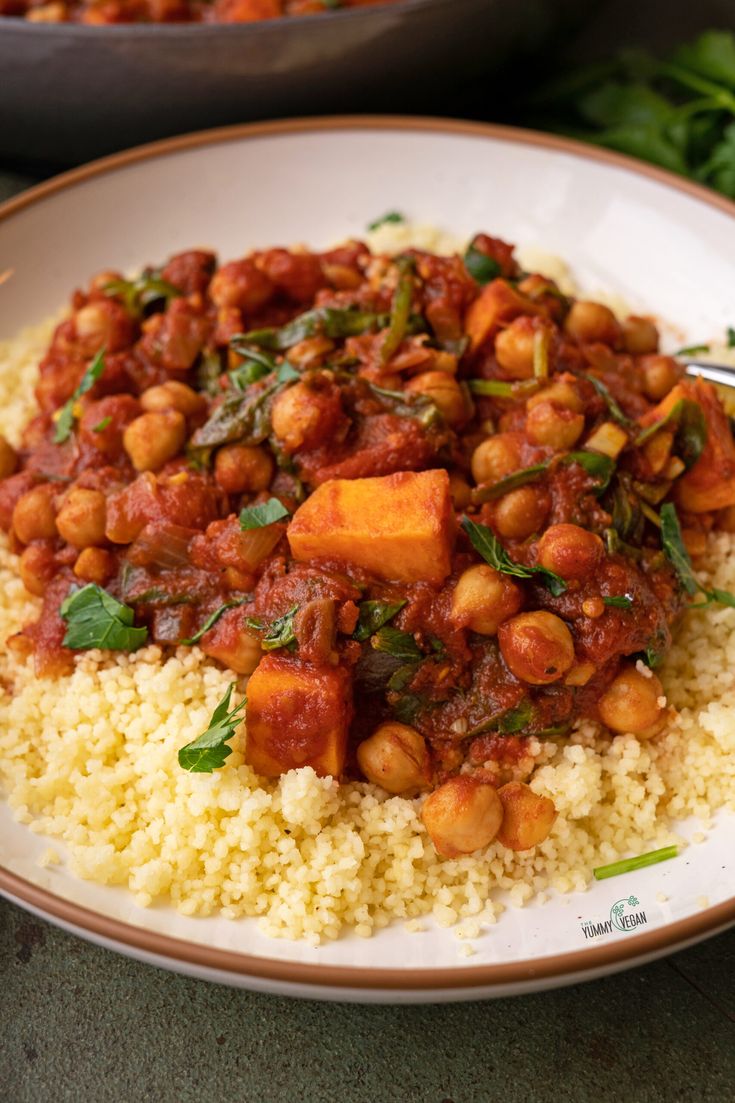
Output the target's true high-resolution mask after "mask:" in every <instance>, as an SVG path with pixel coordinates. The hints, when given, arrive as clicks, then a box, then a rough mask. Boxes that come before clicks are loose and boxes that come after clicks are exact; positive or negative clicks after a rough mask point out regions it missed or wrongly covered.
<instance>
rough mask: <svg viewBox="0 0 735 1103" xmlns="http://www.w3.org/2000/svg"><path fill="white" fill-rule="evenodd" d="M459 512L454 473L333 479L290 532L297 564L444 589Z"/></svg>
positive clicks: (302, 510)
mask: <svg viewBox="0 0 735 1103" xmlns="http://www.w3.org/2000/svg"><path fill="white" fill-rule="evenodd" d="M454 528H455V525H454V513H453V510H452V501H451V496H450V493H449V477H448V476H447V473H446V471H422V472H418V473H417V472H414V471H400V472H398V473H397V474H395V475H386V476H384V477H382V478H375V479H332V480H331V481H330V482H327V483H322V485H321V486H319V487H317V489H316V490H315V491H314V493H313V494H312V495H311V497H310V498H307V499H306V501H305V502H304V504H303V505H301V506H299V508H298V509H297V510H296V513H295V514H294V516H293V520H292V521H291V524H290V525H289V528H288V540H289V543H290V545H291V553H292V555H293V557H294V559H299V560H310V559H329V560H338V561H341V562H344V563H352V564H355V565H356V566H358V567H362V568H364V569H365V570H366V571H369V572H370V574H372V575H374V576H375V577H377V578H385V579H389V580H392V581H396V582H419V581H424V582H433V583H436V584H439V583H441V582H443V581H444V579H445V578H446V577H447V575H448V574H449V573H450V570H451V564H450V556H451V551H452V542H453V539H454Z"/></svg>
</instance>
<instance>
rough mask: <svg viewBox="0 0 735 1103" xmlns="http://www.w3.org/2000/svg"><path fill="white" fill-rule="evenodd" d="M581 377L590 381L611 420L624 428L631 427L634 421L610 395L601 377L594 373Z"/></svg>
mask: <svg viewBox="0 0 735 1103" xmlns="http://www.w3.org/2000/svg"><path fill="white" fill-rule="evenodd" d="M582 378H583V379H586V380H587V382H588V383H591V384H592V386H593V387H594V388H595V390H596V391H597V393H598V395H599V396H600V398H601V399H602V400H603V401H604V403H605V405H606V406H607V409H608V412H609V414H610V417H611V418H612V419H613V421H617V423H618V425H622V426H623V428H624V429H631V428H633V426H634V424H635V423H634V422H633V421H631V419H630V418H629V417H628V416H627V414H624V413H623V411H622V410H621V408H620V405H619V404H618V401H617V399H616V398H614V397H613V396H612V394H611V393H610V391H609V389H608V388H607V386H606V385H605V384H604V383H603V382H602V380H601V379H597V378H596V377H595V376H594V375H583V376H582Z"/></svg>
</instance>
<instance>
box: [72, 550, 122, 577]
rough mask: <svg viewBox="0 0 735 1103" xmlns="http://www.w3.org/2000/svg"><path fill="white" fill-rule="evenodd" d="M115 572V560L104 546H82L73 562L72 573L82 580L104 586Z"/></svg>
mask: <svg viewBox="0 0 735 1103" xmlns="http://www.w3.org/2000/svg"><path fill="white" fill-rule="evenodd" d="M114 573H115V560H114V557H113V556H112V555H111V553H110V552H108V551H105V549H104V548H83V549H82V550H81V551H80V553H79V555H78V556H77V561H76V563H75V564H74V574H75V575H76V576H77V578H81V579H82V580H83V581H84V582H96V583H97V585H98V586H104V584H105V582H107V580H108V579H110V578H112V576H113V575H114Z"/></svg>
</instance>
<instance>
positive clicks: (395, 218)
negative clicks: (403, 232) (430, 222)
mask: <svg viewBox="0 0 735 1103" xmlns="http://www.w3.org/2000/svg"><path fill="white" fill-rule="evenodd" d="M405 221H406V219H405V216H404V215H402V214H401V213H400V211H388V213H387V214H383V215H381V216H380V218H376V219H374V220H373V221H372V222H368V225H367V228H368V230H371V231H372V230H377V229H379V228H380V227H381V226H386V225H388V224H390V223H398V222H405Z"/></svg>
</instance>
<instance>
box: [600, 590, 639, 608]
mask: <svg viewBox="0 0 735 1103" xmlns="http://www.w3.org/2000/svg"><path fill="white" fill-rule="evenodd" d="M602 604H603V605H609V606H610V608H611V609H632V608H633V598H632V597H628V595H627V594H621V595H620V597H604V598H603V599H602Z"/></svg>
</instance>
